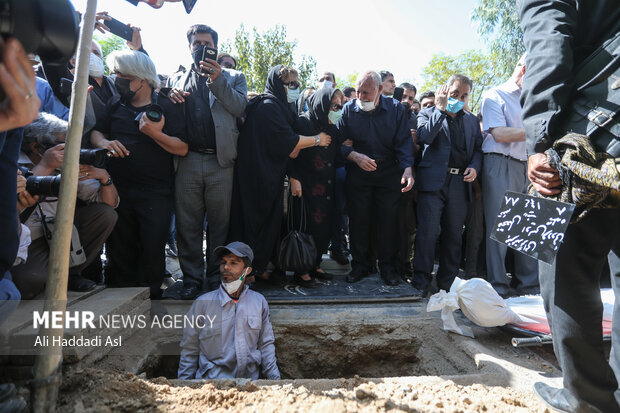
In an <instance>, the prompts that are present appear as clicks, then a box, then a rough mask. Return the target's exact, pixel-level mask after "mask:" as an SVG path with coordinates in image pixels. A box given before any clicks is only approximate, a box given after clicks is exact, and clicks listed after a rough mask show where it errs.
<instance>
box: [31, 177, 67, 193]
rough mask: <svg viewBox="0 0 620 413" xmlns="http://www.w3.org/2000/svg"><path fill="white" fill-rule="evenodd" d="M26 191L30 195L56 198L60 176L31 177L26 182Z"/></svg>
mask: <svg viewBox="0 0 620 413" xmlns="http://www.w3.org/2000/svg"><path fill="white" fill-rule="evenodd" d="M26 191H28V192H29V193H30V195H42V196H56V197H57V196H58V193H59V192H60V175H56V176H31V177H29V178H28V179H27V180H26Z"/></svg>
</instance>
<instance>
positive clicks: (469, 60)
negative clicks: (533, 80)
mask: <svg viewBox="0 0 620 413" xmlns="http://www.w3.org/2000/svg"><path fill="white" fill-rule="evenodd" d="M456 73H458V74H462V75H465V76H467V77H469V78H470V79H471V80H472V82H473V83H474V88H473V90H472V92H471V94H470V96H469V108H470V110H471V111H472V112H474V113H476V112H478V110H479V107H480V99H481V97H482V93H483V92H484V91H485V90H486V89H488V88H489V87H491V86H494V85H497V84H499V83H501V82H502V81H503V78H502V77H501V74H500V73H499V71H498V70H497V68H496V66H495V64H494V62H493V59H492V58H491V57H490V56H488V55H484V54H483V53H482V52H481V51H479V50H468V51H466V52H463V53H461V54H459V55H456V56H447V55H444V54H443V53H439V54H434V55H433V57H432V58H431V60H430V61H429V62H428V64H427V65H426V66H425V67H424V69H422V78H423V79H424V85H423V86H422V87H421V88H420V90H421V91H426V90H437V89H438V88H439V86H441V85H443V84H445V83H446V82H447V80H448V78H449V77H450V76H451V75H453V74H456Z"/></svg>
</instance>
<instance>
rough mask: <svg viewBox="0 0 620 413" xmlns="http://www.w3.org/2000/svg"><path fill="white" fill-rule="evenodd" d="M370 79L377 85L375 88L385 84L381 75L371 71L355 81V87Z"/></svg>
mask: <svg viewBox="0 0 620 413" xmlns="http://www.w3.org/2000/svg"><path fill="white" fill-rule="evenodd" d="M368 79H372V81H373V82H374V84H375V87H377V88H378V87H379V86H380V85H381V83H383V82H382V81H381V76H379V73H377V72H374V71H372V70H369V71H367V72H364V73H362V74H361V75H359V76H358V77H357V80H356V81H355V85H356V86H359V85H361V84H362V83H364V82H365V81H366V80H368Z"/></svg>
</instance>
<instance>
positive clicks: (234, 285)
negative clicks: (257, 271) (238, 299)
mask: <svg viewBox="0 0 620 413" xmlns="http://www.w3.org/2000/svg"><path fill="white" fill-rule="evenodd" d="M248 270H249V268H246V269H245V271H243V274H241V277H239V279H238V280H235V281H231V282H229V283H225V282H224V281H222V286H223V287H224V289H225V290H226V292H227V293H228V294H229V295H232V294H234V293H236V292H237V291H238V290H239V288H240V287H241V284H243V280H244V279H245V275H246V274H247V272H248Z"/></svg>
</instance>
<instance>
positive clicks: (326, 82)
mask: <svg viewBox="0 0 620 413" xmlns="http://www.w3.org/2000/svg"><path fill="white" fill-rule="evenodd" d="M324 87H326V88H330V87H334V82H332V81H331V80H322V81H320V82H319V89H323V88H324Z"/></svg>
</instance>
